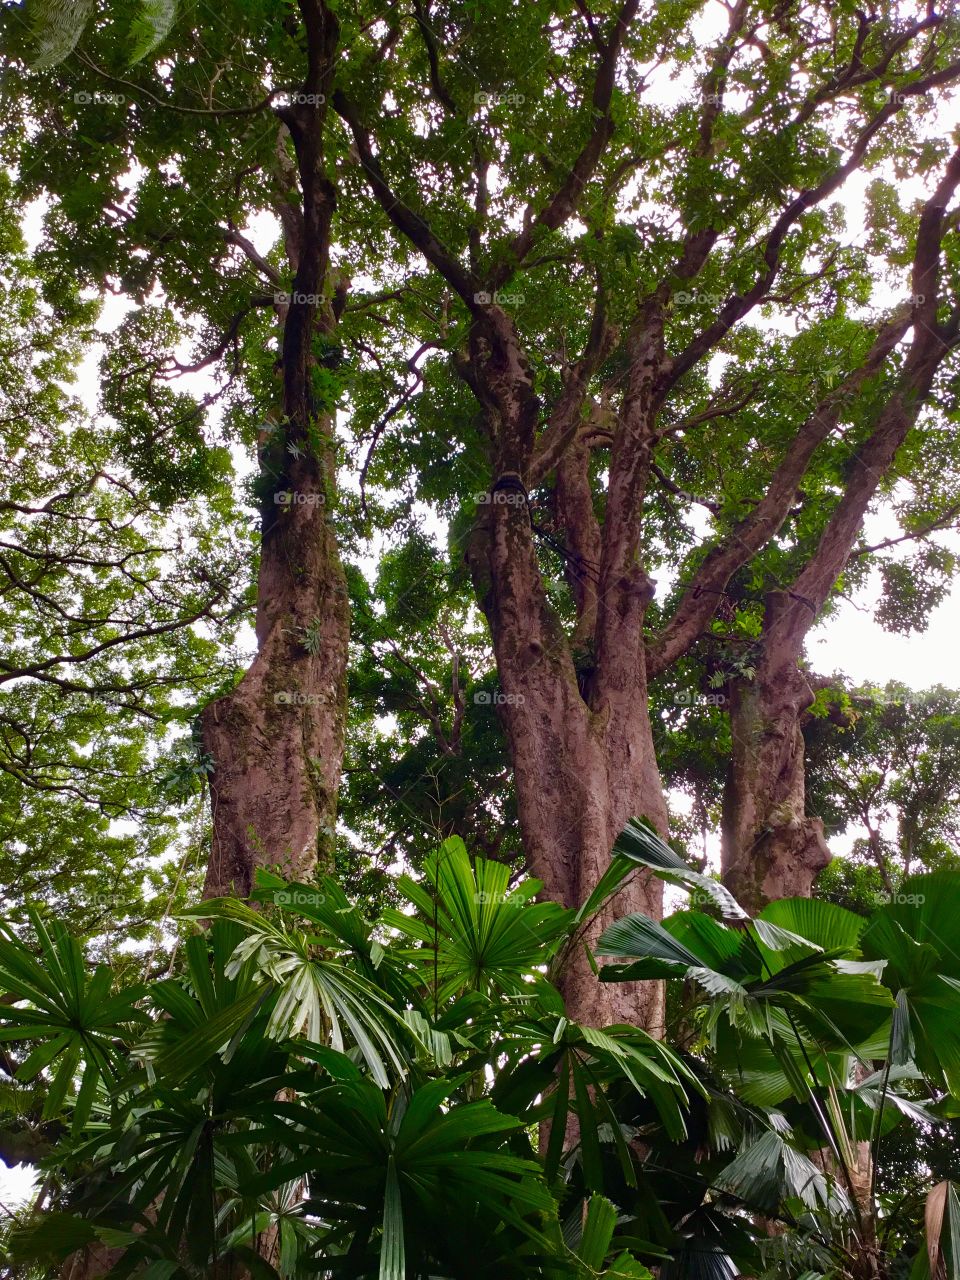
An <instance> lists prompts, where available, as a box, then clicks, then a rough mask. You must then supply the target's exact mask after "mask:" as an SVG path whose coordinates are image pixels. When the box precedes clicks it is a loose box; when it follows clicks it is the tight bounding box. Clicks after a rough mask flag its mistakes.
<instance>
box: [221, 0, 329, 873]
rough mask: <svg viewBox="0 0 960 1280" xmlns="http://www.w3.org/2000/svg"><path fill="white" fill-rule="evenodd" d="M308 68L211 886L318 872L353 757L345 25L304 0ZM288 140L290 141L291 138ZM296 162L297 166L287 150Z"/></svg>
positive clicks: (224, 720) (298, 119) (297, 125)
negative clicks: (331, 121) (333, 400)
mask: <svg viewBox="0 0 960 1280" xmlns="http://www.w3.org/2000/svg"><path fill="white" fill-rule="evenodd" d="M300 8H301V13H302V17H303V20H304V26H305V31H306V36H307V49H308V58H309V65H308V68H307V75H306V79H305V80H304V84H303V93H302V94H301V95H300V97H299V100H298V102H297V104H296V105H295V106H290V107H284V108H281V109H280V110H279V115H280V117H281V119H282V120H283V123H284V125H285V126H286V129H287V131H289V137H290V139H292V141H293V146H294V150H295V153H296V179H297V180H298V181H299V187H300V196H301V198H302V204H301V206H300V209H296V208H295V206H294V205H293V204H291V203H287V202H285V213H284V217H283V222H284V232H285V239H286V244H287V256H288V259H289V261H290V265H291V267H293V269H294V279H293V292H292V294H291V295H290V296H289V298H288V299H286V300H285V302H284V304H283V305H282V307H280V308H279V312H280V316H281V320H282V325H283V343H282V359H281V373H282V379H283V421H282V423H281V425H280V426H279V427H277V428H276V429H275V430H274V431H273V432H272V433H271V434H270V435H269V437H268V438H266V439H265V441H264V443H263V446H262V448H261V455H260V462H261V476H262V480H263V487H264V489H266V490H268V492H267V493H266V496H265V498H264V506H263V513H262V543H261V559H260V572H259V578H258V583H257V642H258V652H257V656H256V658H255V659H254V662H253V665H252V666H251V667H250V669H249V671H248V672H247V674H246V675H245V676H244V678H243V680H242V681H241V682H240V684H239V685H238V686H237V687H236V689H234V690H233V691H232V692H231V693H229V694H227V695H226V696H225V697H223V698H220V699H218V700H217V701H216V702H214V703H212V704H211V705H210V706H208V707H207V708H206V710H205V712H204V716H203V736H204V743H205V746H206V748H207V750H208V751H209V753H210V755H211V756H212V757H213V775H212V777H211V781H210V791H211V796H212V799H213V846H212V849H211V856H210V862H209V866H208V869H207V880H206V885H205V888H204V895H205V896H206V897H212V896H215V895H219V894H224V893H234V894H240V895H241V896H242V895H245V894H246V893H248V892H249V890H250V887H251V884H252V881H253V873H254V870H255V868H256V867H257V866H258V865H268V866H273V865H279V867H280V868H281V870H282V872H283V873H284V874H286V875H288V876H299V877H303V876H305V875H309V874H310V872H311V871H312V870H313V868H314V866H315V865H316V863H317V861H318V859H320V860H324V861H325V860H327V858H328V857H329V856H330V855H331V854H332V845H333V835H334V822H335V818H336V798H337V790H338V786H339V781H340V771H341V765H342V760H343V745H344V726H345V702H346V663H347V646H348V639H349V612H348V605H347V594H346V582H345V579H344V574H343V568H342V566H341V564H340V559H339V555H338V553H337V546H336V540H335V536H334V530H333V524H332V519H331V499H332V497H333V494H334V486H335V445H334V441H333V430H334V420H333V415H334V406H333V405H331V404H327V403H322V402H320V401H318V398H317V393H316V391H315V375H316V373H317V370H318V366H319V365H321V364H322V363H323V361H324V359H325V358H326V354H327V353H329V352H330V351H332V350H334V347H335V344H334V341H333V339H334V336H335V333H336V325H337V319H338V316H339V310H340V309H341V307H342V303H343V301H344V299H343V298H342V297H341V296H339V294H338V295H337V297H336V300H335V296H334V290H333V289H332V287H331V283H332V280H331V271H330V253H329V251H330V227H331V222H332V218H333V212H334V206H335V203H336V193H335V190H334V188H333V185H332V184H331V182H330V180H329V178H328V177H327V174H326V165H325V158H324V128H325V119H326V110H327V107H326V103H327V102H328V100H329V96H330V89H331V87H332V76H333V68H334V55H335V52H336V49H337V42H338V35H339V29H338V24H337V21H336V18H335V17H334V15H333V14H332V12H331V11H329V10H328V9H327V8H326V6H325V5H324V4H323V3H322V0H301V4H300ZM283 145H285V144H282V146H283ZM284 162H285V163H286V164H287V165H288V168H289V170H290V171H291V176H292V170H293V165H292V163H289V158H288V157H286V156H285V152H284Z"/></svg>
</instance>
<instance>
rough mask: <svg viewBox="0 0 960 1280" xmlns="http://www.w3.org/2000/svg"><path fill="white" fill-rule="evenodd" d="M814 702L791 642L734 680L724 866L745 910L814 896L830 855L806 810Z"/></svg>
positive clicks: (820, 830) (820, 829)
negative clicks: (804, 723)
mask: <svg viewBox="0 0 960 1280" xmlns="http://www.w3.org/2000/svg"><path fill="white" fill-rule="evenodd" d="M771 608H775V605H774V604H773V602H772V601H769V602H768V610H770V609H771ZM800 642H801V643H802V636H801V640H800ZM762 643H763V642H762ZM765 647H766V646H765V645H764V648H765ZM812 702H813V692H812V690H811V688H810V686H809V684H808V683H807V680H806V678H805V676H804V674H803V672H802V671H801V670H800V668H799V666H798V663H797V659H796V656H795V647H794V646H790V647H788V648H787V649H786V651H785V652H783V651H781V652H779V653H777V654H768V653H767V652H765V651H764V652H762V654H761V659H760V662H759V664H758V666H757V671H756V676H755V678H754V679H753V680H750V681H748V680H743V679H737V680H733V681H731V684H730V703H729V713H730V729H731V740H732V745H731V752H730V763H729V766H728V770H727V782H726V787H725V790H724V797H723V814H722V854H721V867H722V871H723V881H724V884H726V886H727V888H728V889H729V890H730V892H731V893H732V894H733V895H734V897H735V898H736V899H737V900H738V901H739V902H740V904H741V905H742V906H744V907H745V908H746V909H747V910H748V911H759V910H760V908H761V907H763V905H764V904H765V903H767V902H771V901H773V900H774V899H776V898H791V897H809V896H810V892H811V890H812V887H813V881H814V879H815V877H816V875H817V873H818V872H819V871H821V870H822V869H823V868H824V867H825V866H826V865H827V863H828V862H829V861H830V851H829V849H828V848H827V845H826V842H825V840H824V838H823V823H822V822H821V821H820V819H819V818H810V817H808V816H807V814H806V812H805V808H804V806H805V799H806V789H805V777H804V744H803V734H802V732H801V728H800V725H801V718H802V716H803V713H804V712H805V711H806V710H807V708H808V707H809V706H810V704H811V703H812Z"/></svg>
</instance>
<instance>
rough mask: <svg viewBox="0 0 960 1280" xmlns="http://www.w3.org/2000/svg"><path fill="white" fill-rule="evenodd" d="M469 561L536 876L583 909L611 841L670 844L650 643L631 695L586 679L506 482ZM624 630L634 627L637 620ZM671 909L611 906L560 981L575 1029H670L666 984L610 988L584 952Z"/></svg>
mask: <svg viewBox="0 0 960 1280" xmlns="http://www.w3.org/2000/svg"><path fill="white" fill-rule="evenodd" d="M508 498H509V499H510V500H509V501H508V500H507V499H508ZM498 499H499V500H498ZM469 559H470V565H471V570H472V572H473V577H474V583H475V586H476V589H477V594H478V598H479V599H480V602H481V606H482V608H483V609H484V612H485V613H486V616H487V619H488V622H489V624H490V630H491V634H492V636H493V643H494V651H495V654H496V660H497V671H498V674H499V678H500V682H501V699H502V700H501V702H500V704H499V706H500V713H501V718H502V720H503V724H504V728H505V731H506V734H507V739H508V743H509V748H510V755H511V760H512V764H513V771H514V780H515V786H516V792H517V803H518V812H519V818H520V827H521V831H522V834H523V840H524V849H525V852H526V856H527V865H528V867H529V869H530V871H531V872H532V874H533V875H534V876H536V877H537V878H538V879H540V880H542V881H543V883H544V891H545V893H546V895H547V896H548V897H549V898H551V899H552V900H553V901H555V902H559V903H561V904H562V905H564V906H566V907H578V906H579V905H580V904H581V903H582V902H584V901H585V900H586V898H587V897H588V896H589V894H590V892H591V890H592V889H593V888H594V886H595V885H596V883H597V881H598V880H599V879H600V877H601V876H602V875H603V873H604V872H605V871H606V869H607V867H608V866H609V865H610V852H611V848H612V845H613V842H614V840H615V839H616V837H617V836H618V835H619V833H620V831H621V830H622V829H623V827H624V825H625V823H626V821H627V819H628V818H631V817H635V816H643V817H647V818H649V819H650V820H651V821H652V822H653V823H654V824H655V825H656V827H657V828H658V830H660V831H661V832H662V833H664V834H665V833H666V827H667V811H666V803H665V800H664V796H663V788H662V785H661V781H660V777H659V773H658V770H657V765H656V760H655V758H654V752H653V741H652V733H651V728H650V723H649V716H648V712H647V698H646V684H645V670H644V665H643V662H642V661H641V660H640V658H641V654H640V651H639V637H640V636H641V635H642V632H640V631H634V634H633V638H632V645H633V650H634V658H635V660H634V661H632V662H631V663H630V664H629V665H630V670H631V673H632V678H631V683H630V687H629V688H623V689H622V690H620V691H619V694H618V696H617V697H616V698H612V697H611V698H606V699H603V698H602V697H601V694H600V690H599V688H598V682H597V681H596V680H595V678H594V673H592V672H591V671H590V670H589V669H581V671H580V673H579V675H578V671H577V669H576V667H575V665H574V660H573V658H572V656H571V651H570V647H569V645H568V643H567V639H566V635H565V632H564V629H563V627H562V625H561V623H560V621H559V619H558V618H557V617H556V615H555V614H554V612H553V610H552V609H551V607H550V605H549V603H548V601H547V598H546V593H545V591H544V587H543V582H542V580H541V577H540V573H539V569H538V566H537V563H536V549H535V546H534V540H533V530H532V528H531V523H530V515H529V511H528V508H527V503H526V498H525V495H524V494H523V492H522V487H518V486H517V485H516V484H512V483H510V481H509V479H508V478H506V477H504V478H503V479H502V480H501V482H499V484H495V485H494V487H493V492H492V493H491V501H490V503H489V504H488V505H487V506H486V508H485V511H484V514H483V515H482V516H481V518H480V520H479V521H478V523H477V527H476V528H475V530H474V535H473V538H472V540H471V547H470V551H469ZM624 622H625V625H626V626H627V627H630V626H632V625H633V623H634V619H624ZM625 643H627V640H626V638H625ZM662 909H663V889H662V885H661V884H660V882H659V881H658V880H655V879H653V878H651V877H647V876H644V875H641V874H637V875H635V876H634V877H633V878H632V879H631V880H630V881H629V882H628V883H627V884H626V885H625V886H624V887H623V889H621V891H620V892H619V893H618V894H617V895H616V897H615V898H614V899H613V900H612V901H611V902H610V903H608V904H607V906H606V907H605V908H604V910H603V911H602V912H601V913H600V915H599V917H598V918H597V919H596V920H595V921H594V922H593V923H592V924H591V926H590V927H589V929H588V930H587V931H586V934H585V936H584V939H583V942H584V944H585V945H582V946H580V947H578V948H577V949H576V950H575V951H574V952H573V954H572V955H571V957H570V959H569V960H568V963H567V965H566V968H565V970H564V972H563V974H562V975H561V979H560V984H561V989H562V991H563V994H564V997H565V999H566V1002H567V1008H568V1012H569V1014H570V1017H571V1018H573V1019H575V1020H576V1021H579V1022H583V1023H586V1024H587V1025H590V1026H605V1025H610V1024H612V1023H630V1024H632V1025H639V1026H643V1027H645V1028H646V1029H647V1030H649V1031H651V1032H653V1033H654V1034H656V1033H659V1032H660V1031H661V1030H662V1027H663V988H662V984H660V983H629V984H623V983H615V984H609V985H608V984H605V983H601V982H599V981H598V980H597V977H596V974H595V973H594V972H593V969H592V967H591V965H590V962H589V959H588V957H587V952H586V946H590V945H593V944H595V943H596V940H597V938H598V937H599V935H600V933H601V932H602V930H603V929H604V928H605V927H606V925H607V924H608V923H610V921H611V920H614V919H618V918H619V917H621V916H624V915H627V914H629V913H631V912H634V911H641V912H643V913H645V914H646V915H650V916H652V917H654V918H655V919H659V918H660V916H661V915H662Z"/></svg>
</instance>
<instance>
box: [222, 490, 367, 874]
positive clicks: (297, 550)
mask: <svg viewBox="0 0 960 1280" xmlns="http://www.w3.org/2000/svg"><path fill="white" fill-rule="evenodd" d="M322 482H323V476H322V475H321V474H320V473H319V468H318V467H316V466H309V467H308V466H305V465H300V466H298V467H297V468H295V469H293V470H291V472H290V473H289V475H288V477H287V483H288V484H289V486H290V487H289V489H286V490H281V491H280V493H278V494H277V495H276V496H278V497H283V498H289V500H288V501H285V502H282V503H276V504H271V506H272V510H268V511H267V514H266V519H265V528H264V537H263V548H262V553H261V562H260V575H259V580H258V608H257V640H258V644H259V650H258V653H257V656H256V658H255V659H254V662H253V665H252V666H251V667H250V669H249V671H248V672H247V674H246V675H245V676H244V678H243V680H242V681H241V682H240V684H239V685H238V686H237V687H236V689H234V690H233V691H232V692H231V693H229V694H228V695H227V696H226V697H224V698H219V699H218V700H217V701H216V702H214V703H211V704H210V705H209V706H208V707H207V708H206V710H205V712H204V717H203V729H204V743H205V745H206V747H207V750H208V751H209V752H210V754H211V755H212V757H213V760H214V765H215V769H214V773H213V777H212V779H211V794H212V797H213V822H214V827H213V847H212V850H211V855H210V861H209V865H208V870H207V880H206V886H205V890H204V894H205V896H206V897H213V896H216V895H219V894H225V893H234V894H239V895H241V896H243V895H245V894H247V893H248V892H249V890H250V887H251V884H252V879H253V870H254V868H255V867H256V866H258V865H271V866H272V865H279V866H280V868H281V870H282V872H283V874H285V875H289V876H294V875H296V876H300V877H303V876H305V875H308V874H309V873H310V872H311V870H312V869H313V867H314V866H315V865H316V863H317V861H318V858H319V860H320V861H325V860H326V859H327V858H328V856H329V855H330V853H331V852H332V840H333V831H334V822H335V818H336V801H337V787H338V784H339V778H340V768H341V762H342V758H343V736H344V722H345V692H344V681H345V671H346V657H347V640H348V629H349V617H348V607H347V596H346V583H345V580H344V575H343V569H342V567H341V564H340V559H339V555H338V553H337V548H336V543H335V539H334V534H333V530H332V528H331V525H330V520H329V515H328V510H327V504H326V493H325V490H324V487H323V483H322Z"/></svg>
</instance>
